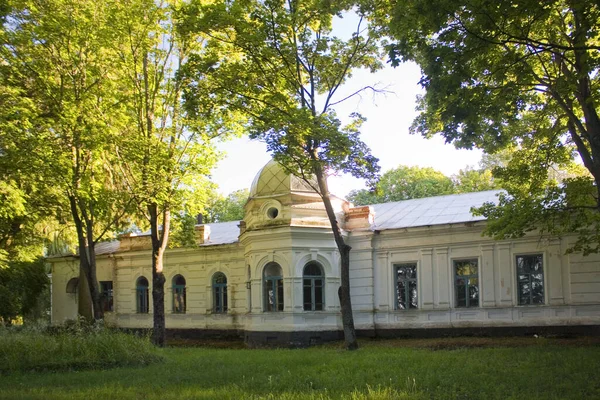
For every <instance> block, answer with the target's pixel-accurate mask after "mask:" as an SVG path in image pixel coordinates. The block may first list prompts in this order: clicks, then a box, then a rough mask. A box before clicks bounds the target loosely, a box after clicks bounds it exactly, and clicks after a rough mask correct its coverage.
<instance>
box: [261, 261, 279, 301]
mask: <svg viewBox="0 0 600 400" xmlns="http://www.w3.org/2000/svg"><path fill="white" fill-rule="evenodd" d="M263 286H264V303H265V304H264V310H265V311H283V274H282V272H281V267H280V266H279V264H277V263H274V262H272V263H269V264H267V265H266V266H265V269H264V271H263Z"/></svg>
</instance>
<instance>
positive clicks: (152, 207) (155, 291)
mask: <svg viewBox="0 0 600 400" xmlns="http://www.w3.org/2000/svg"><path fill="white" fill-rule="evenodd" d="M148 213H149V215H150V236H151V238H152V306H153V308H154V310H153V331H152V341H153V343H154V344H155V345H156V346H159V347H163V346H164V345H165V338H166V325H165V275H164V273H163V255H164V252H165V249H166V246H167V242H168V239H169V229H170V214H169V212H168V211H164V212H163V226H162V232H159V225H158V206H157V204H156V203H152V204H149V205H148Z"/></svg>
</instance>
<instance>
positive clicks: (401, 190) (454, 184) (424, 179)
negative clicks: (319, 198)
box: [347, 165, 499, 205]
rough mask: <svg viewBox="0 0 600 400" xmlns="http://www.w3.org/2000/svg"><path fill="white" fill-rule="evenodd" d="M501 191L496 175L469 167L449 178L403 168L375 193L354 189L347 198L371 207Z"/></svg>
mask: <svg viewBox="0 0 600 400" xmlns="http://www.w3.org/2000/svg"><path fill="white" fill-rule="evenodd" d="M498 188H499V185H498V182H497V181H495V180H494V178H493V177H492V172H491V171H490V170H489V169H485V168H474V167H466V168H464V169H461V170H460V171H459V172H458V174H456V175H454V176H452V177H448V176H446V175H444V174H443V173H441V172H439V171H436V170H435V169H433V168H429V167H427V168H421V167H408V166H405V165H400V166H399V167H397V168H394V169H391V170H389V171H387V172H385V173H384V174H383V175H382V176H381V178H380V179H379V181H378V182H377V184H376V185H375V189H374V190H367V189H361V190H353V191H351V192H350V193H349V194H348V196H347V198H348V200H349V201H351V202H352V203H354V204H355V205H368V204H377V203H388V202H392V201H401V200H410V199H420V198H423V197H432V196H442V195H445V194H454V193H468V192H479V191H483V190H492V189H498Z"/></svg>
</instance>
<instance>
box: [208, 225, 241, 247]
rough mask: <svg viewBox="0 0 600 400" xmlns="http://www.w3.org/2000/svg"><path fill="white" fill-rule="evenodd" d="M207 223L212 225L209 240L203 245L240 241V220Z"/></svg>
mask: <svg viewBox="0 0 600 400" xmlns="http://www.w3.org/2000/svg"><path fill="white" fill-rule="evenodd" d="M206 225H208V226H209V227H210V236H209V237H208V241H207V242H206V243H204V244H202V245H201V246H211V245H215V244H228V243H235V242H237V241H238V236H239V235H240V227H239V225H240V221H231V222H219V223H215V224H206Z"/></svg>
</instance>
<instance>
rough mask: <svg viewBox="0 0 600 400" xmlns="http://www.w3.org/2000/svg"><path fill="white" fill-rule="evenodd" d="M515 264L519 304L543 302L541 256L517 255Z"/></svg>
mask: <svg viewBox="0 0 600 400" xmlns="http://www.w3.org/2000/svg"><path fill="white" fill-rule="evenodd" d="M516 264H517V281H518V286H517V288H518V291H519V293H518V295H517V297H518V301H519V305H528V304H544V269H543V256H542V255H541V254H534V255H522V256H517V258H516Z"/></svg>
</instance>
